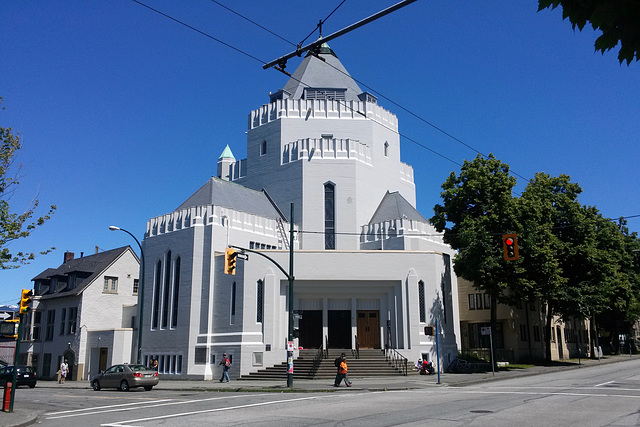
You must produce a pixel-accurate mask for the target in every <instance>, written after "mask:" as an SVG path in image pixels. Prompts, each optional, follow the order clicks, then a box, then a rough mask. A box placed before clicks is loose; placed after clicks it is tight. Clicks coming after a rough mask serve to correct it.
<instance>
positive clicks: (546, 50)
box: [0, 0, 640, 304]
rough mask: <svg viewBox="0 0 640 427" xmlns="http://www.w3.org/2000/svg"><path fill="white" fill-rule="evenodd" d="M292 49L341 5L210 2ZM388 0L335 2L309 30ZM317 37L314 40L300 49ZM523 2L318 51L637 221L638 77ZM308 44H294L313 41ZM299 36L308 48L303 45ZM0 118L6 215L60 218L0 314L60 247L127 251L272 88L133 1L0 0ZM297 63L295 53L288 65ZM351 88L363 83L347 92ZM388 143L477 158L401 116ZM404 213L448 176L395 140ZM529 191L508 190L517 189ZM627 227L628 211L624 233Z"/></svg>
mask: <svg viewBox="0 0 640 427" xmlns="http://www.w3.org/2000/svg"><path fill="white" fill-rule="evenodd" d="M220 1H221V2H223V3H224V4H226V5H228V6H229V7H232V8H233V9H234V10H236V11H237V12H239V13H241V14H243V15H245V16H247V17H249V18H251V19H252V20H254V21H256V22H258V23H259V24H261V25H262V26H264V27H266V28H268V29H270V30H271V31H273V32H275V33H277V34H279V35H280V36H282V37H283V38H285V39H287V40H290V41H291V42H293V43H298V42H300V41H302V39H304V38H305V37H306V36H307V35H308V34H309V33H310V32H311V31H312V30H313V29H314V28H315V26H316V24H317V22H318V21H319V20H320V19H323V18H325V17H326V16H327V15H328V14H329V13H330V12H331V11H332V10H333V9H334V8H335V6H337V5H338V4H339V3H340V1H339V0H335V1H325V2H311V1H300V0H297V1H278V2H265V1H263V0H261V1H258V0H247V1H234V2H231V1H229V0H220ZM146 3H147V4H148V5H150V6H152V7H154V8H157V9H158V10H160V11H162V12H164V13H166V14H168V15H171V16H172V17H174V18H176V19H178V20H181V21H183V22H185V23H187V24H189V25H191V26H193V27H195V28H197V29H199V30H201V31H203V32H205V33H207V34H209V35H211V36H212V37H215V38H218V39H220V40H223V41H225V42H226V43H228V44H230V45H233V46H234V47H236V48H237V49H240V50H242V51H245V52H247V53H249V54H251V55H252V56H254V57H257V58H258V59H260V60H261V61H263V62H267V61H270V60H272V59H275V58H277V57H279V56H281V55H284V54H286V53H288V52H290V51H291V50H293V47H292V46H291V45H290V44H288V43H286V42H285V41H283V40H281V39H279V38H277V37H275V36H273V35H271V34H269V33H267V32H265V31H264V30H262V29H260V28H258V27H257V26H255V25H253V24H251V23H249V22H247V21H245V20H243V19H241V18H239V17H238V16H236V15H234V14H232V13H230V12H229V11H227V10H225V9H224V8H222V7H220V6H219V5H217V4H215V3H213V2H211V1H208V0H189V1H182V2H176V1H169V0H146ZM394 3H396V1H395V0H390V1H388V0H367V1H363V0H347V1H346V3H345V4H344V5H343V6H342V7H341V8H340V9H338V11H337V12H336V13H335V14H334V15H333V16H332V17H331V18H329V20H328V21H327V22H326V24H325V26H324V31H323V33H324V35H328V34H330V33H332V32H334V31H337V30H339V29H341V28H343V27H345V26H347V25H349V24H351V23H353V22H356V21H358V20H360V19H363V18H365V17H367V16H369V15H371V14H373V13H375V12H377V11H379V10H382V9H384V8H386V7H388V6H390V5H392V4H394ZM316 37H317V33H316V34H314V35H313V36H312V37H311V38H310V39H309V40H313V39H315V38H316ZM596 37H597V35H596V33H595V32H593V31H591V30H590V29H585V31H583V32H582V33H580V32H574V31H573V30H572V29H571V26H570V23H569V22H567V21H563V20H562V13H561V11H560V10H559V9H558V10H554V11H551V10H545V11H542V12H537V1H535V0H529V1H513V0H496V1H492V2H489V3H487V2H468V1H458V0H452V1H446V2H444V1H440V2H434V1H427V0H420V1H418V2H416V3H414V4H412V5H409V6H407V7H406V8H404V9H402V10H400V11H398V12H395V13H393V14H392V15H389V16H387V17H385V18H382V19H380V20H378V21H376V22H374V23H372V24H369V25H367V26H365V27H363V28H360V29H358V30H356V31H354V32H352V33H350V34H347V35H345V36H342V37H341V38H339V39H336V40H334V41H332V42H331V43H330V45H331V47H332V48H333V49H334V50H335V51H336V53H337V54H338V57H339V58H340V60H341V61H342V63H343V64H344V65H345V67H346V68H347V70H349V72H350V73H351V74H352V76H354V77H355V78H356V79H357V80H359V81H360V82H363V83H365V84H366V85H368V86H369V87H370V88H371V89H369V90H370V91H377V92H378V93H381V94H382V95H384V96H386V97H388V98H390V99H392V100H393V101H394V102H396V103H397V104H399V105H401V106H403V107H404V108H406V109H408V110H410V111H412V112H414V113H415V114H417V115H419V116H420V117H422V118H423V119H425V120H426V121H428V122H430V123H432V124H434V125H436V126H438V127H439V128H441V129H443V130H445V131H446V132H448V133H449V134H451V135H453V136H455V137H456V138H458V139H460V140H462V141H464V142H465V143H466V144H468V145H471V146H472V147H474V148H475V149H477V150H478V151H480V152H482V153H485V154H487V153H489V152H492V153H494V154H495V155H496V156H497V157H498V158H499V159H501V160H502V161H504V162H505V163H508V164H509V165H511V168H512V170H514V171H515V172H517V173H518V174H520V175H523V176H525V177H533V175H534V174H535V173H536V172H539V171H544V172H547V173H549V174H551V175H554V176H556V175H559V174H562V173H564V174H568V175H570V176H571V177H572V180H573V181H574V182H578V183H579V184H580V185H581V186H582V188H583V190H584V192H583V194H582V195H581V197H580V201H581V202H582V203H583V204H587V205H595V206H597V207H598V208H599V209H600V210H601V212H602V213H603V214H604V215H605V216H607V217H619V216H621V215H623V216H632V215H638V214H640V200H639V198H638V190H637V186H638V182H639V181H640V168H639V167H638V165H637V162H638V158H639V157H640V144H639V143H638V139H639V138H640V129H639V128H640V104H639V103H640V96H639V95H640V74H639V72H640V64H638V63H634V64H632V65H631V66H630V67H627V66H626V65H622V66H621V65H619V63H618V60H617V51H616V52H614V51H611V52H609V53H607V54H605V55H604V56H603V55H601V54H600V53H594V48H593V43H594V40H595V38H596ZM309 40H308V41H309ZM308 41H307V42H308ZM0 46H2V56H1V57H2V59H1V61H2V65H1V66H0V96H2V97H4V103H3V105H4V106H5V107H6V110H5V111H2V112H0V124H1V125H2V126H5V127H6V126H11V127H13V129H14V130H16V131H19V132H20V133H21V134H22V136H23V143H24V147H23V149H22V150H21V151H20V153H19V157H18V162H20V163H22V164H23V173H24V177H23V179H22V181H21V185H20V187H19V188H18V190H17V192H16V193H15V194H14V195H13V197H12V199H11V203H12V206H13V208H14V211H21V210H23V209H24V208H25V207H26V206H27V205H28V203H29V202H30V200H32V199H33V198H34V197H37V198H39V200H40V203H41V206H42V207H43V208H42V209H40V211H39V212H40V213H44V211H45V210H44V207H45V206H48V205H50V204H56V205H57V206H58V211H57V213H56V214H55V216H54V217H53V218H52V219H51V221H49V222H48V223H47V224H46V225H45V226H44V227H43V228H41V229H39V230H37V231H36V232H35V233H33V234H32V236H31V237H29V238H28V239H27V240H24V241H22V242H16V243H14V244H12V246H11V249H12V250H15V251H17V250H21V249H23V250H40V249H44V248H47V247H50V246H55V247H56V248H57V250H56V251H55V252H53V253H52V254H49V255H47V256H44V257H41V258H39V259H38V260H37V261H35V262H33V263H32V264H31V265H28V266H24V267H21V268H19V269H17V270H11V271H8V270H5V271H0V289H1V293H0V295H1V296H0V304H3V303H10V302H15V301H17V299H18V298H19V294H20V291H19V290H20V289H21V288H30V287H31V285H32V282H31V279H32V278H33V277H34V276H36V275H37V274H38V273H40V272H41V271H43V270H44V269H46V268H48V267H57V266H58V265H59V264H60V263H61V262H62V259H63V253H64V251H65V250H69V251H72V252H75V253H76V256H79V255H80V253H81V252H84V253H85V254H86V255H88V254H92V253H94V251H95V247H96V246H98V247H99V248H100V249H101V250H106V249H111V248H114V247H119V246H124V245H127V244H131V245H132V246H133V247H134V249H136V251H137V247H136V245H135V242H134V241H133V240H132V239H131V238H130V237H129V236H128V235H126V234H125V233H121V232H110V231H109V230H108V227H109V225H112V224H114V225H118V226H120V227H122V228H126V229H128V230H129V231H131V232H133V233H134V234H136V235H137V236H138V238H139V239H140V240H142V238H143V234H144V231H145V227H146V221H147V220H148V219H149V218H151V217H155V216H158V215H162V214H165V213H169V212H171V211H173V210H174V209H175V208H176V207H177V206H178V205H180V204H181V203H182V202H183V201H184V200H185V199H186V198H187V197H188V196H189V195H191V194H192V193H193V192H194V191H195V190H197V189H198V188H199V187H200V186H201V185H202V184H203V183H204V182H205V181H206V180H207V179H208V178H210V177H211V176H213V175H215V173H216V161H217V159H218V156H219V155H220V153H221V152H222V150H223V149H224V147H225V145H226V144H229V145H230V147H231V149H232V151H233V153H234V155H235V156H236V158H238V159H240V158H244V157H245V155H246V149H245V142H246V141H245V133H244V132H245V131H246V126H247V115H248V114H249V112H250V111H251V110H252V109H255V108H257V107H259V106H261V105H262V104H264V103H267V102H268V93H269V92H270V91H275V90H277V89H279V88H281V87H283V86H284V84H285V82H286V81H287V77H286V76H284V75H283V74H280V73H278V72H277V71H274V70H267V71H265V70H263V69H262V66H261V63H260V62H259V61H257V60H255V59H251V58H249V57H247V56H245V55H243V54H240V53H238V52H236V51H234V50H232V49H230V48H228V47H225V46H223V45H222V44H220V43H218V42H216V41H214V40H212V39H210V38H208V37H205V36H203V35H202V34H199V33H197V32H195V31H193V30H191V29H188V28H186V27H184V26H182V25H180V24H178V23H176V22H174V21H171V20H169V19H167V18H166V17H163V16H161V15H158V14H157V13H154V12H152V11H150V10H149V9H147V8H144V7H143V6H140V5H139V4H136V3H134V2H133V1H130V0H112V1H85V0H76V1H70V0H69V1H67V0H58V1H55V2H51V1H44V0H5V1H3V2H2V6H0ZM299 61H300V60H299V59H298V58H296V59H294V60H291V61H290V63H289V66H288V70H289V71H293V70H295V68H296V66H297V65H298V64H299ZM362 88H363V90H366V88H365V87H362ZM379 103H380V104H381V105H382V106H384V107H385V108H387V109H389V110H390V111H392V112H394V113H395V114H397V115H398V118H399V122H400V129H401V133H402V134H403V135H406V136H408V137H410V138H412V139H415V140H417V141H419V142H420V143H421V144H423V145H425V146H427V147H429V148H431V149H433V150H435V151H437V152H438V153H440V154H442V155H443V156H446V157H447V158H450V159H452V160H454V161H455V162H458V163H462V162H463V161H464V160H465V159H472V158H473V157H475V155H476V153H475V152H474V151H472V150H470V149H468V148H466V147H464V146H463V145H461V144H460V143H458V142H456V141H454V140H453V139H451V138H449V137H447V136H445V135H443V134H442V133H440V132H438V131H436V130H434V129H433V128H432V127H430V126H428V125H426V124H425V123H423V122H421V121H420V120H418V119H416V118H415V117H412V116H411V115H409V114H407V113H406V112H403V111H402V110H401V109H400V108H398V107H397V106H395V105H393V104H392V103H391V102H389V101H387V100H385V99H382V97H381V98H380V100H379ZM402 159H403V161H405V162H407V163H409V164H411V165H412V166H413V167H414V170H415V181H416V188H417V204H418V209H419V210H420V211H421V212H422V213H423V214H424V215H425V216H426V217H429V216H431V215H432V208H433V206H434V205H435V204H436V203H438V202H439V201H440V185H441V184H442V182H443V181H444V180H445V179H446V178H447V176H448V175H449V173H450V172H451V171H454V170H455V171H459V166H458V165H456V164H455V163H452V162H449V161H447V160H445V159H443V158H442V157H440V156H437V155H434V154H433V153H431V152H429V151H427V150H425V149H424V148H421V147H419V146H417V145H416V144H414V143H413V142H411V141H408V140H406V139H402ZM525 184H526V183H524V182H523V180H522V179H519V184H518V190H519V191H521V190H522V189H523V188H524V185H525ZM629 225H630V227H631V229H632V230H636V231H637V230H640V218H634V219H630V220H629Z"/></svg>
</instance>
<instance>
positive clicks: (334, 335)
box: [328, 310, 351, 348]
mask: <svg viewBox="0 0 640 427" xmlns="http://www.w3.org/2000/svg"><path fill="white" fill-rule="evenodd" d="M328 316H329V319H328V321H329V324H328V326H329V348H351V310H329V311H328Z"/></svg>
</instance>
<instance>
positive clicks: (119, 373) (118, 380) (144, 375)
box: [91, 364, 159, 391]
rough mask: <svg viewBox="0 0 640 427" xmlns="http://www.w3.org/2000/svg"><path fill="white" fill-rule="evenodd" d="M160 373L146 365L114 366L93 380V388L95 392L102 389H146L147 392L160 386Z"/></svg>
mask: <svg viewBox="0 0 640 427" xmlns="http://www.w3.org/2000/svg"><path fill="white" fill-rule="evenodd" d="M158 381H159V378H158V373H157V372H156V371H155V370H153V369H149V368H147V367H146V366H144V365H127V364H122V365H113V366H111V367H109V368H107V370H106V371H104V372H101V373H99V374H98V375H96V376H94V377H93V378H91V387H93V389H94V390H95V391H98V390H100V389H101V388H117V389H119V390H121V391H127V390H129V389H131V388H136V387H144V389H145V390H146V391H149V390H151V389H152V388H153V386H154V385H158Z"/></svg>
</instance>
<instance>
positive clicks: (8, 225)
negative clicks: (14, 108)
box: [0, 97, 56, 270]
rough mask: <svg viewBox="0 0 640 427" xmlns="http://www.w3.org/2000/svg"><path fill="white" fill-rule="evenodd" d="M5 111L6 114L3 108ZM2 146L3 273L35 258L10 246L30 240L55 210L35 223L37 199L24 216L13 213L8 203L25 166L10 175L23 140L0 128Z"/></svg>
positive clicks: (0, 228) (0, 254)
mask: <svg viewBox="0 0 640 427" xmlns="http://www.w3.org/2000/svg"><path fill="white" fill-rule="evenodd" d="M1 102H2V97H0V103H1ZM2 109H3V110H4V107H2ZM0 144H1V148H0V269H3V270H4V269H10V268H18V267H19V266H20V265H21V264H25V263H28V262H29V261H30V260H32V259H34V258H35V256H36V254H35V253H33V252H12V251H11V250H10V249H9V247H8V246H9V245H10V244H11V242H13V241H14V240H18V239H22V238H25V237H28V236H29V235H30V234H31V232H32V231H34V230H35V229H36V228H38V227H40V226H41V225H43V224H44V223H45V222H46V221H47V220H48V219H49V218H50V217H51V215H52V214H53V213H54V211H55V209H56V207H55V206H54V205H52V206H51V207H50V208H49V211H48V212H47V213H46V214H45V215H43V216H41V217H39V218H37V219H35V220H32V217H33V215H34V213H35V210H36V208H37V207H38V200H37V199H36V200H34V201H33V202H32V203H31V205H30V206H29V207H28V208H27V209H26V210H25V211H24V212H23V213H21V214H18V213H15V212H11V209H10V206H9V200H10V199H11V196H12V195H13V193H14V191H15V189H16V187H17V186H18V184H19V178H20V170H21V166H22V165H19V166H17V168H16V169H17V171H16V173H15V174H13V175H12V174H11V169H12V166H13V163H14V160H15V156H16V152H17V151H18V150H19V149H20V147H21V145H20V136H19V135H18V134H13V131H12V129H11V128H5V127H0ZM53 249H55V248H50V249H47V250H44V251H41V252H40V254H46V253H48V252H50V251H51V250H53Z"/></svg>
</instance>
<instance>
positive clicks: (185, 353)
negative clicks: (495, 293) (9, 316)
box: [141, 44, 460, 379]
mask: <svg viewBox="0 0 640 427" xmlns="http://www.w3.org/2000/svg"><path fill="white" fill-rule="evenodd" d="M415 206H416V188H415V184H414V181H413V169H412V167H411V166H409V165H407V164H405V163H403V162H401V160H400V137H399V134H398V120H397V118H396V116H395V115H394V114H393V113H391V112H389V111H387V110H385V109H384V108H383V107H381V106H380V105H378V102H377V99H376V97H375V96H373V95H372V94H370V93H367V92H363V91H362V90H361V89H360V88H359V87H358V85H357V84H356V82H355V81H354V80H353V78H352V77H351V76H350V75H349V73H348V72H347V70H346V69H345V68H344V66H343V65H342V63H341V62H340V60H339V59H338V57H337V56H336V54H335V53H334V52H333V51H332V50H331V49H330V48H329V47H328V46H327V45H326V44H324V45H322V47H321V48H320V50H319V51H318V52H316V53H315V54H308V55H307V56H306V57H305V58H304V59H303V61H302V62H301V64H300V65H299V67H298V68H297V69H296V71H295V73H294V74H293V75H292V77H291V78H290V79H289V81H288V82H286V84H285V85H284V87H283V88H282V89H280V90H278V91H276V92H273V93H270V94H269V100H268V103H267V104H264V105H262V106H261V107H259V108H257V109H255V110H253V111H251V113H250V114H249V120H248V130H247V157H246V159H240V160H236V159H235V157H234V156H233V153H232V150H231V149H230V148H229V146H227V147H226V148H225V149H224V151H223V152H222V154H221V156H220V158H219V159H218V167H217V173H216V176H214V177H212V178H211V179H209V180H208V181H207V182H206V183H204V185H203V186H202V187H201V188H200V189H198V190H197V191H196V192H195V193H193V195H191V196H190V197H188V198H187V199H186V201H185V202H184V203H182V204H181V205H180V206H178V207H177V208H176V210H175V211H173V212H171V213H168V214H165V215H161V216H158V217H155V218H151V219H150V220H149V221H148V223H147V229H146V234H145V239H144V241H143V247H144V260H143V262H144V263H145V269H144V271H145V274H144V288H145V293H144V301H143V304H142V307H143V324H144V328H143V331H142V345H141V347H142V354H143V359H144V361H148V360H149V358H151V357H154V358H156V357H157V358H158V362H159V372H160V373H161V374H164V375H166V376H167V377H170V378H189V379H217V378H218V377H219V376H220V373H219V370H218V367H217V365H218V363H219V361H220V358H221V355H222V354H223V353H227V355H229V356H231V358H232V362H233V369H232V370H231V372H230V374H231V377H232V378H233V377H234V376H235V377H237V376H240V375H246V374H249V373H251V372H255V371H258V370H260V369H263V368H265V367H268V366H274V365H277V364H280V363H282V362H284V361H286V350H287V338H288V319H289V313H288V306H289V304H288V295H289V292H288V286H289V282H288V280H287V277H286V275H285V274H283V273H282V272H281V270H280V269H278V267H277V266H275V265H274V264H273V263H272V262H271V261H269V259H267V258H265V257H262V256H260V255H257V254H255V253H251V252H247V255H248V259H240V258H239V259H238V260H237V268H236V273H235V274H234V275H229V274H225V273H224V252H225V248H226V247H227V246H229V245H233V246H237V247H241V248H247V249H251V250H254V251H260V252H261V253H263V254H265V255H267V256H268V257H269V258H271V259H272V260H274V261H276V262H277V263H278V264H279V265H280V266H282V267H283V268H284V270H285V271H288V270H289V248H290V247H291V246H292V247H293V252H294V261H293V266H294V269H293V271H294V276H295V283H294V288H293V308H294V313H295V329H296V330H297V332H298V335H299V336H298V337H297V338H296V339H295V348H296V349H298V348H305V349H318V348H320V347H322V348H330V349H347V350H348V349H355V348H356V347H359V348H360V349H364V348H373V349H384V348H393V349H395V350H397V351H398V352H399V353H400V354H402V355H403V356H404V357H406V358H408V359H409V360H410V361H411V362H413V361H415V360H416V359H417V358H418V357H421V356H424V355H428V357H429V359H430V360H434V361H435V359H436V337H435V336H432V335H425V332H426V330H425V326H430V325H434V324H435V323H436V321H438V324H439V325H440V333H441V334H440V335H439V349H440V364H441V367H442V368H444V367H446V366H448V363H449V361H450V360H452V359H453V358H454V357H455V356H456V355H457V351H458V348H460V322H459V316H458V291H457V278H456V276H455V273H454V271H453V268H452V259H453V255H454V251H453V250H452V249H451V248H450V247H449V246H448V245H446V244H444V243H443V241H442V238H441V236H440V235H439V234H438V233H437V232H436V231H435V229H434V228H433V227H432V226H431V225H430V224H429V223H428V221H427V220H426V219H425V217H424V216H423V215H422V214H420V213H419V212H418V211H417V210H416V207H415ZM291 212H293V227H294V236H295V237H294V239H293V241H290V240H289V228H290V221H291ZM296 351H297V350H296ZM294 369H295V368H294Z"/></svg>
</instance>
